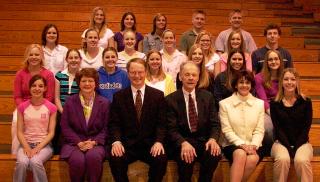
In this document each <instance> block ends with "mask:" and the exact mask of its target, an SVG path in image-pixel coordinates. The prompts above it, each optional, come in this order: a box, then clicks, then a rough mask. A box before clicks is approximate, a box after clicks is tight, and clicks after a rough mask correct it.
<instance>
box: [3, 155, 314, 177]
mask: <svg viewBox="0 0 320 182" xmlns="http://www.w3.org/2000/svg"><path fill="white" fill-rule="evenodd" d="M272 164H273V161H272V159H271V158H270V157H266V158H264V159H263V160H262V161H261V162H260V163H259V165H258V166H257V167H256V169H255V171H254V173H253V174H252V175H251V176H250V179H249V180H248V182H255V181H259V182H269V181H272ZM311 164H312V168H313V172H314V173H313V178H314V179H315V181H316V179H319V178H320V173H319V170H320V157H319V156H315V157H314V158H313V160H312V162H311ZM14 166H15V157H14V156H12V155H8V154H0V175H1V179H2V180H1V181H3V182H7V181H8V182H9V181H11V180H12V175H13V170H14ZM45 167H46V172H47V176H48V180H49V181H55V182H64V181H69V174H68V164H67V163H66V162H65V161H61V160H60V159H59V156H53V157H52V158H51V159H50V160H49V161H48V162H46V164H45ZM229 168H230V166H229V162H228V161H227V160H225V159H222V160H221V161H220V162H219V165H218V167H217V169H216V171H215V173H214V178H213V180H212V181H219V182H227V181H229V180H230V179H229V176H230V175H229V174H230V171H229ZM293 168H294V167H293V165H292V164H291V168H290V172H289V175H288V178H289V179H288V181H289V182H293V181H297V178H296V175H295V171H294V169H293ZM177 174H178V173H177V165H176V163H175V162H174V161H169V162H168V166H167V172H166V175H165V176H164V179H163V181H166V182H173V181H177V178H178V175H177ZM198 175H199V164H198V163H196V165H195V166H194V172H193V176H192V181H193V182H195V181H197V177H198ZM147 176H148V166H147V165H146V164H145V163H143V162H140V161H137V162H134V163H132V164H130V165H129V169H128V177H129V181H131V182H146V181H147V179H148V178H147ZM102 181H110V182H111V181H113V179H112V175H111V170H110V167H109V163H108V161H105V162H104V165H103V176H102Z"/></svg>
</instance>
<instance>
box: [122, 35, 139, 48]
mask: <svg viewBox="0 0 320 182" xmlns="http://www.w3.org/2000/svg"><path fill="white" fill-rule="evenodd" d="M123 44H124V47H125V49H134V46H135V44H136V34H135V33H133V32H131V31H129V32H125V33H124V35H123Z"/></svg>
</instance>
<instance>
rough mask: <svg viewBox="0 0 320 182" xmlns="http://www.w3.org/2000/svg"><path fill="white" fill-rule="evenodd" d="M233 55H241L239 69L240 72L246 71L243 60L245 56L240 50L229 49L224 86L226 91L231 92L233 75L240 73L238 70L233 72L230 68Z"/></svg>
mask: <svg viewBox="0 0 320 182" xmlns="http://www.w3.org/2000/svg"><path fill="white" fill-rule="evenodd" d="M235 53H239V54H241V56H242V58H243V64H242V67H241V68H240V70H246V60H245V56H244V53H243V51H242V50H240V49H231V51H230V52H229V55H228V61H227V71H226V73H227V75H226V83H225V86H226V87H227V89H229V90H232V80H233V79H234V77H235V73H236V72H238V71H240V70H235V69H234V68H233V67H232V66H231V57H232V56H233V55H234V54H235Z"/></svg>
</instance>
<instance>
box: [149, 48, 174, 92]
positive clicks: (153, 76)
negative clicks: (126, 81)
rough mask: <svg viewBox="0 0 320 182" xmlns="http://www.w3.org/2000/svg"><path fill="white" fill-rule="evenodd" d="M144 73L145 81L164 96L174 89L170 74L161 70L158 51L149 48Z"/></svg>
mask: <svg viewBox="0 0 320 182" xmlns="http://www.w3.org/2000/svg"><path fill="white" fill-rule="evenodd" d="M146 73H147V75H146V80H145V83H146V84H147V85H148V86H150V87H153V88H156V89H158V90H161V91H162V92H163V93H164V96H167V95H169V94H171V93H172V92H174V91H176V86H175V85H174V83H173V80H172V78H171V76H170V75H167V74H165V73H164V72H163V70H162V58H161V53H160V52H159V51H156V50H151V51H149V53H148V54H147V68H146Z"/></svg>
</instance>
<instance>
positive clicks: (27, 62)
mask: <svg viewBox="0 0 320 182" xmlns="http://www.w3.org/2000/svg"><path fill="white" fill-rule="evenodd" d="M43 65H44V54H43V50H42V48H41V46H40V45H39V44H31V45H29V46H28V47H27V49H26V51H25V55H24V66H23V69H21V70H19V71H18V72H17V74H16V78H15V80H14V89H13V96H14V101H15V104H16V107H18V106H19V105H20V104H21V103H22V102H25V101H26V100H28V99H30V98H31V95H30V92H29V81H30V79H31V77H32V76H33V75H36V74H39V75H41V76H42V77H43V78H44V79H45V80H46V82H47V89H46V91H45V92H44V97H45V98H46V99H47V100H49V101H50V102H53V99H54V86H55V80H54V75H53V73H52V72H51V71H49V70H47V69H45V68H44V67H43ZM16 124H17V111H16V110H15V111H14V112H13V119H12V129H11V135H12V151H11V152H12V154H16V153H17V149H18V146H19V141H18V138H17V134H16V128H17V127H16Z"/></svg>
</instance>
